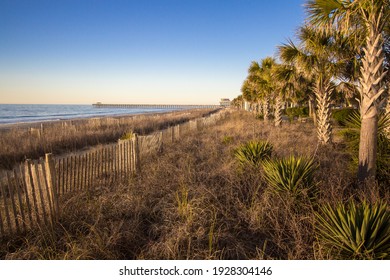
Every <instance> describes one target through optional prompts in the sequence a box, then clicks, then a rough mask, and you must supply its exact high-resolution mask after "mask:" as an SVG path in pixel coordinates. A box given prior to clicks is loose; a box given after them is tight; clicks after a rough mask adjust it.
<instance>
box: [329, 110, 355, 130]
mask: <svg viewBox="0 0 390 280" xmlns="http://www.w3.org/2000/svg"><path fill="white" fill-rule="evenodd" d="M356 112H357V110H356V109H353V108H343V109H339V110H333V111H332V118H333V119H334V120H335V121H336V122H337V124H338V125H341V126H346V124H347V120H348V118H349V117H350V116H351V115H352V114H353V113H356Z"/></svg>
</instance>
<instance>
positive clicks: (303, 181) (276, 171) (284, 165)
mask: <svg viewBox="0 0 390 280" xmlns="http://www.w3.org/2000/svg"><path fill="white" fill-rule="evenodd" d="M316 168H317V165H316V164H315V163H314V161H313V159H308V158H305V157H295V156H290V157H288V158H284V159H279V160H272V161H264V162H263V169H264V177H265V179H266V180H267V181H268V183H269V185H270V186H272V187H273V188H274V191H276V192H288V193H290V194H292V195H294V196H296V195H299V194H301V192H302V191H307V192H308V193H309V192H311V189H312V188H313V187H314V180H313V174H314V171H315V170H316Z"/></svg>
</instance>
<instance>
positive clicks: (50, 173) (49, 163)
mask: <svg viewBox="0 0 390 280" xmlns="http://www.w3.org/2000/svg"><path fill="white" fill-rule="evenodd" d="M45 171H46V178H47V184H48V189H49V191H50V196H51V197H50V198H51V201H52V203H53V205H52V209H53V212H54V217H55V220H56V221H58V216H59V205H58V193H57V186H56V183H55V182H56V178H55V164H54V159H53V155H52V154H50V153H49V154H46V155H45Z"/></svg>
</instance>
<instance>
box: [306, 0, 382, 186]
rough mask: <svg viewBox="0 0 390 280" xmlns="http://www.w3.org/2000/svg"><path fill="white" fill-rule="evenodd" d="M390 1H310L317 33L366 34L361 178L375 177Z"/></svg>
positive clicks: (361, 96) (312, 21)
mask: <svg viewBox="0 0 390 280" xmlns="http://www.w3.org/2000/svg"><path fill="white" fill-rule="evenodd" d="M389 8H390V1H389V0H309V1H308V2H307V4H306V9H307V11H308V14H309V18H308V20H309V21H310V23H311V24H312V25H313V26H316V27H317V28H318V29H325V30H331V29H332V28H337V29H338V30H339V31H340V32H343V33H344V34H348V35H351V34H359V33H360V34H364V37H365V40H364V42H363V43H364V44H363V46H362V51H361V53H359V55H360V57H362V59H361V62H362V66H361V68H360V78H359V83H360V84H359V93H360V115H361V133H360V142H359V169H358V178H359V180H361V181H363V180H365V179H367V178H368V177H373V176H375V172H376V153H377V152H376V149H377V130H378V113H379V109H380V106H381V102H382V101H383V100H384V99H383V97H384V93H385V91H386V88H385V83H384V80H385V77H386V72H385V69H384V62H385V57H384V31H385V30H388V28H389V17H390V12H389Z"/></svg>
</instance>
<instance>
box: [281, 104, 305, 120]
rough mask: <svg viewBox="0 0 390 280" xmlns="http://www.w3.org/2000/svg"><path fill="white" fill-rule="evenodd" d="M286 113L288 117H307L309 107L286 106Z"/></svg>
mask: <svg viewBox="0 0 390 280" xmlns="http://www.w3.org/2000/svg"><path fill="white" fill-rule="evenodd" d="M286 114H287V116H289V118H290V119H293V118H295V117H297V118H298V117H307V116H309V107H293V108H287V109H286Z"/></svg>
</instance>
